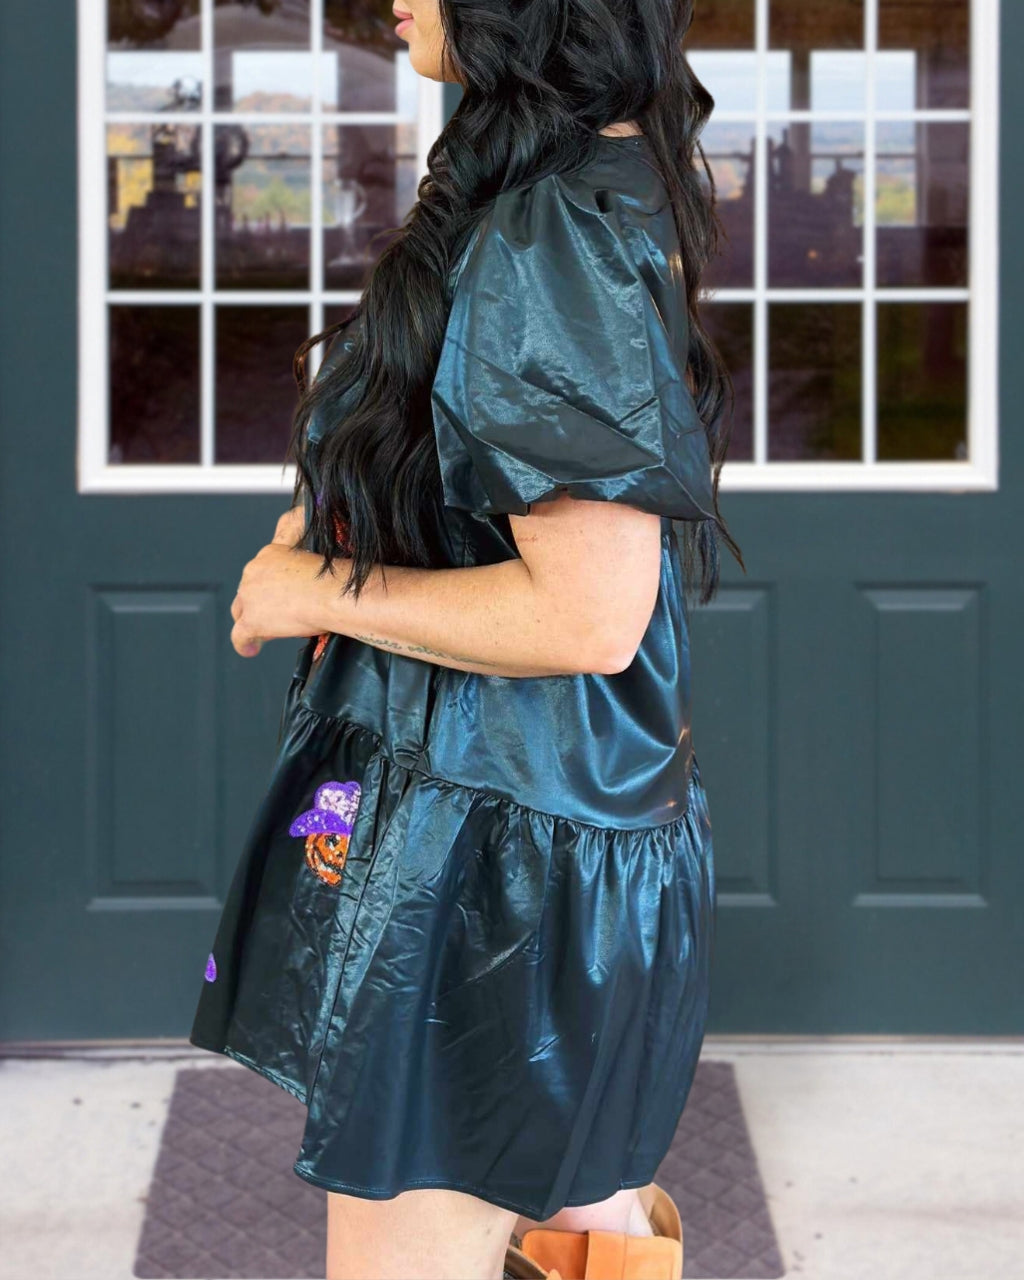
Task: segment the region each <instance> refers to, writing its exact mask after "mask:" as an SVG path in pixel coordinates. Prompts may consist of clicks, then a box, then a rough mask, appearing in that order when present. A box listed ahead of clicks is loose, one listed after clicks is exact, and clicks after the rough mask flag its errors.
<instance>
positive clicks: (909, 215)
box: [876, 120, 969, 286]
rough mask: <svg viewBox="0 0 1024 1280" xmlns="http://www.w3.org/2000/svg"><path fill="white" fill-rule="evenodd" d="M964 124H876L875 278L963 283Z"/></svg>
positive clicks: (883, 282) (965, 206) (966, 196)
mask: <svg viewBox="0 0 1024 1280" xmlns="http://www.w3.org/2000/svg"><path fill="white" fill-rule="evenodd" d="M968 143H969V131H968V126H967V125H966V124H959V123H956V122H953V123H945V122H943V123H939V124H936V123H924V122H922V121H913V120H905V121H899V122H898V123H889V122H882V123H879V125H878V126H877V146H878V177H877V183H876V205H877V214H876V219H877V223H878V283H879V284H880V285H935V286H948V285H966V284H967V215H968V207H969V191H968V155H967V151H968Z"/></svg>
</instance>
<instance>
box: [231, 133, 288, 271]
mask: <svg viewBox="0 0 1024 1280" xmlns="http://www.w3.org/2000/svg"><path fill="white" fill-rule="evenodd" d="M215 137H216V144H217V254H216V264H217V285H218V287H219V288H221V289H238V288H248V289H306V288H308V287H309V212H310V199H309V174H310V165H309V142H310V133H309V128H308V126H306V125H292V124H280V125H273V124H261V125H255V126H243V125H237V124H228V125H218V126H217V128H216V133H215Z"/></svg>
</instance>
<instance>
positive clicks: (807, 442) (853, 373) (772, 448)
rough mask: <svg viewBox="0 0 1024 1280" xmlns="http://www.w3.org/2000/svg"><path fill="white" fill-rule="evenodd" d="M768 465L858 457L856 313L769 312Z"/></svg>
mask: <svg viewBox="0 0 1024 1280" xmlns="http://www.w3.org/2000/svg"><path fill="white" fill-rule="evenodd" d="M768 368H769V373H768V423H769V437H768V457H769V459H770V460H771V461H772V462H788V461H792V460H811V461H815V462H833V461H839V460H847V459H859V458H860V457H861V309H860V307H859V306H857V305H856V304H854V303H843V302H834V303H828V302H814V303H776V304H774V305H772V306H770V307H769V309H768Z"/></svg>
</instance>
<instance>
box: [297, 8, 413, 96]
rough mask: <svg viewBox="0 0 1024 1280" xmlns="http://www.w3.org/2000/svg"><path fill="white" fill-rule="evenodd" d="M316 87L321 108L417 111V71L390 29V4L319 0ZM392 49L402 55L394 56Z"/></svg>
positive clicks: (391, 28) (394, 52) (401, 42)
mask: <svg viewBox="0 0 1024 1280" xmlns="http://www.w3.org/2000/svg"><path fill="white" fill-rule="evenodd" d="M323 47H324V50H325V51H326V56H325V59H324V67H323V69H322V70H321V73H320V92H321V95H322V97H323V104H324V108H325V110H331V111H333V110H338V111H397V112H398V114H399V115H400V116H403V117H404V118H406V119H413V118H414V117H415V115H416V101H417V86H416V73H415V72H414V71H413V70H412V68H411V66H410V65H409V59H408V57H407V56H405V55H404V51H405V50H407V49H408V46H407V45H406V43H405V41H404V40H402V39H401V38H400V37H399V36H396V35H395V28H394V21H393V19H392V16H391V6H390V5H387V6H386V7H384V6H382V5H380V4H378V3H374V2H373V0H324V32H323ZM396 54H402V55H403V56H399V57H396Z"/></svg>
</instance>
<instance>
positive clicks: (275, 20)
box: [213, 0, 313, 111]
mask: <svg viewBox="0 0 1024 1280" xmlns="http://www.w3.org/2000/svg"><path fill="white" fill-rule="evenodd" d="M309 37H310V28H309V0H260V3H258V4H255V3H245V0H215V7H214V13H213V50H214V106H215V107H216V108H217V110H219V111H308V110H309V109H310V107H311V106H312V99H311V97H310V91H311V85H312V83H313V65H312V54H311V53H310V39H309Z"/></svg>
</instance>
